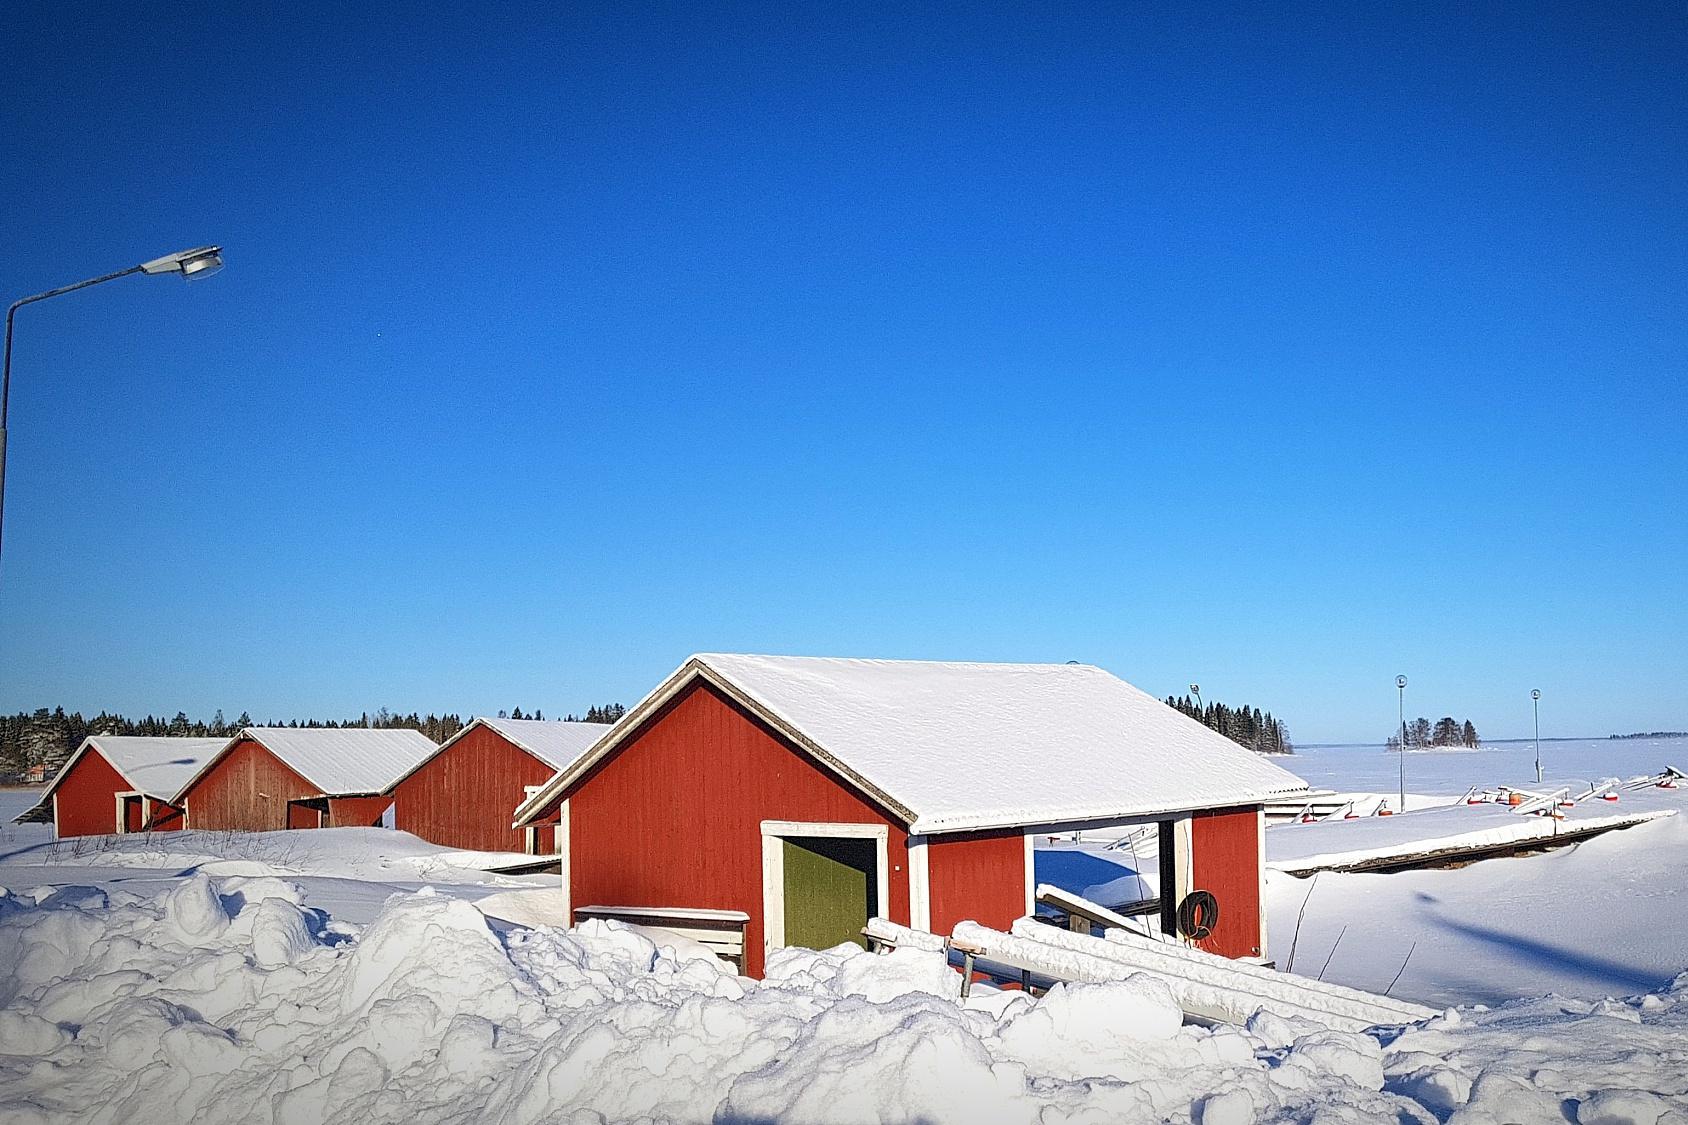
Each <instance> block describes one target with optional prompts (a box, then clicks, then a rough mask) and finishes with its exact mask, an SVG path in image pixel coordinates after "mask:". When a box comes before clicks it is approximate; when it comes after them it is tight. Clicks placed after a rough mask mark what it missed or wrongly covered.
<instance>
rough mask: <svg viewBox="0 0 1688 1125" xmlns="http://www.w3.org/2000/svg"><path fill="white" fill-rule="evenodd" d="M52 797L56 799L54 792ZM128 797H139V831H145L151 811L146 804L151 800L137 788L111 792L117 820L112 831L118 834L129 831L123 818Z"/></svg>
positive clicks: (121, 834)
mask: <svg viewBox="0 0 1688 1125" xmlns="http://www.w3.org/2000/svg"><path fill="white" fill-rule="evenodd" d="M54 797H55V799H56V798H57V794H55V795H54ZM130 797H139V798H140V799H141V831H142V832H145V831H146V825H147V819H148V817H149V815H150V814H151V812H152V810H151V809H149V808H147V805H148V804H150V803H151V802H149V801H148V800H147V795H146V794H145V793H142V792H141V791H140V790H139V789H125V790H122V791H121V792H117V793H113V794H112V795H111V799H112V801H113V802H115V803H116V805H117V820H116V827H114V828H113V829H112V831H113V832H115V833H117V834H118V835H119V836H123V835H127V834H128V832H129V829H128V827H127V824H126V822H125V820H124V818H123V803H124V802H125V801H127V800H128V799H129V798H130Z"/></svg>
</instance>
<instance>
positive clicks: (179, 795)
mask: <svg viewBox="0 0 1688 1125" xmlns="http://www.w3.org/2000/svg"><path fill="white" fill-rule="evenodd" d="M250 729H251V728H250V727H242V728H241V729H240V730H238V731H236V732H235V734H234V737H233V738H231V739H229V740H228V741H227V742H225V743H223V748H222V749H221V750H219V751H217V752H216V753H215V754H213V755H211V756H210V757H209V758H207V759H205V764H204V765H203V766H200V767H199V769H198V770H197V771H195V773H194V775H193V776H192V777H190V778H188V779H187V780H186V781H184V782H182V787H181V788H180V789H178V790H176V791H175V792H174V793H172V794H170V803H171V804H172V805H175V806H176V807H177V808H181V807H182V799H183V798H184V797H186V796H187V793H188V790H189V789H192V788H193V787H194V786H195V785H198V784H199V779H200V778H202V777H204V776H205V775H206V774H207V773H209V772H210V770H211V767H212V766H214V765H216V764H217V763H218V762H220V761H222V760H223V756H224V755H225V754H227V753H228V752H229V751H230V750H232V749H234V746H235V743H237V742H239V741H240V740H241V739H243V738H245V737H246V732H247V731H248V730H250ZM305 780H306V781H309V780H310V778H308V777H307V778H306V779H305Z"/></svg>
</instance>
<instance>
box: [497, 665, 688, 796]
mask: <svg viewBox="0 0 1688 1125" xmlns="http://www.w3.org/2000/svg"><path fill="white" fill-rule="evenodd" d="M697 663H698V662H697V658H696V657H693V658H691V659H689V660H687V661H686V662H685V663H684V664H682V665H680V667H678V668H676V669H675V670H674V671H672V672H670V673H669V674H668V677H667V678H666V679H664V680H663V681H662V682H661V683H660V684H658V685H656V687H655V688H653V689H651V691H650V693H649V694H648V695H646V696H645V698H643V699H641V700H639V702H637V703H635V704H634V705H633V706H632V708H631V709H629V710H628V712H627V714H625V715H623V716H622V717H621V718H620V719H618V720H616V723H615V725H614V726H612V727H610V729H609V730H607V731H605V732H604V736H603V737H602V738H600V739H599V740H598V741H597V742H596V743H595V744H593V745H592V746H591V747H589V748H588V749H587V750H586V752H585V753H584V754H582V755H581V756H580V757H579V758H578V759H577V760H576V761H575V763H574V765H572V766H570V767H569V768H568V769H566V770H558V771H557V772H556V773H554V774H552V775H551V780H549V781H547V782H546V783H545V784H544V785H541V786H540V787H539V788H538V789H535V790H534V791H533V795H532V796H530V797H528V799H527V800H525V801H523V802H522V803H521V804H519V805H517V806H516V811H515V812H514V813H513V814H512V815H511V822H512V823H511V827H512V828H526V827H527V826H528V825H529V824H531V823H532V822H533V818H534V817H536V816H538V815H539V810H540V809H541V808H543V807H545V806H546V805H548V804H550V803H551V801H552V800H553V799H554V798H555V797H556V796H557V795H558V794H560V793H561V792H562V791H563V790H564V789H567V788H568V787H569V785H570V784H572V783H573V781H574V779H575V778H576V777H578V776H579V775H580V774H582V773H584V772H585V771H586V770H588V769H591V768H592V767H593V766H595V765H597V764H598V761H599V760H600V759H601V758H603V757H604V755H605V753H606V751H605V749H604V748H605V746H606V745H616V744H619V742H620V740H621V738H622V737H623V734H624V730H623V728H626V729H628V730H631V729H632V728H634V727H636V726H638V725H639V724H640V723H642V722H644V721H645V719H646V717H647V716H649V715H650V714H652V713H653V712H655V711H656V710H657V709H658V708H659V707H661V706H662V705H663V704H664V703H666V702H667V701H668V700H669V699H670V698H672V697H673V695H674V694H675V692H677V691H678V690H679V687H680V685H681V684H682V683H684V682H685V680H686V678H687V677H688V676H689V675H690V674H691V673H692V672H693V671H695V670H696V666H697Z"/></svg>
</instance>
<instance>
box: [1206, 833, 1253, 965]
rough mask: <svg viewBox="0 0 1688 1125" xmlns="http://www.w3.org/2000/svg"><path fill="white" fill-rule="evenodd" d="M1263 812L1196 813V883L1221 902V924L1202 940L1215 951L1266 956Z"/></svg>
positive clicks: (1235, 954)
mask: <svg viewBox="0 0 1688 1125" xmlns="http://www.w3.org/2000/svg"><path fill="white" fill-rule="evenodd" d="M1260 815H1261V813H1260V810H1259V809H1255V808H1243V809H1215V810H1213V811H1211V812H1198V813H1195V814H1193V819H1192V821H1191V824H1190V830H1191V841H1190V849H1191V853H1192V854H1191V857H1190V876H1191V886H1192V887H1194V888H1196V889H1200V890H1204V891H1211V892H1212V893H1213V897H1214V898H1215V899H1216V900H1218V902H1219V925H1218V926H1217V927H1216V928H1215V929H1214V931H1213V934H1212V935H1211V936H1209V937H1207V938H1204V939H1203V940H1201V941H1199V942H1197V943H1196V944H1197V945H1199V946H1200V947H1201V948H1203V949H1205V950H1207V951H1208V952H1209V953H1218V954H1221V955H1222V956H1225V957H1255V956H1258V955H1259V954H1260V879H1261V856H1260Z"/></svg>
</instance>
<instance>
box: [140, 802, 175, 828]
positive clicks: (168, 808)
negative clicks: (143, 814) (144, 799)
mask: <svg viewBox="0 0 1688 1125" xmlns="http://www.w3.org/2000/svg"><path fill="white" fill-rule="evenodd" d="M181 827H182V810H181V809H179V808H177V807H176V806H175V805H167V804H165V803H164V802H163V801H154V802H153V803H152V813H151V815H150V817H149V819H148V821H147V831H148V832H175V831H177V830H178V829H180V828H181Z"/></svg>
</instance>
